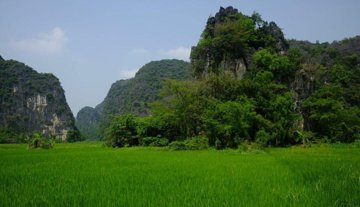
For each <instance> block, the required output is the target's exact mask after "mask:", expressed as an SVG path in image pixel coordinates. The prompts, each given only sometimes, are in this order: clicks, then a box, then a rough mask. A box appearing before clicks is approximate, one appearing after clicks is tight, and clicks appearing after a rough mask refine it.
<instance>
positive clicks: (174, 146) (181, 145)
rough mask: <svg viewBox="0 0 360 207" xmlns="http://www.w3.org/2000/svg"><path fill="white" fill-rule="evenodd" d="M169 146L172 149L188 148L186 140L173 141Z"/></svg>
mask: <svg viewBox="0 0 360 207" xmlns="http://www.w3.org/2000/svg"><path fill="white" fill-rule="evenodd" d="M169 148H170V149H172V150H186V145H185V142H184V141H173V142H171V143H170V144H169Z"/></svg>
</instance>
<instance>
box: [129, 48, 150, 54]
mask: <svg viewBox="0 0 360 207" xmlns="http://www.w3.org/2000/svg"><path fill="white" fill-rule="evenodd" d="M148 53H149V51H148V50H147V49H144V48H135V49H132V50H131V51H130V54H132V55H146V54H148Z"/></svg>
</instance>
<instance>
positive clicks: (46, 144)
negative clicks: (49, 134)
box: [28, 132, 54, 149]
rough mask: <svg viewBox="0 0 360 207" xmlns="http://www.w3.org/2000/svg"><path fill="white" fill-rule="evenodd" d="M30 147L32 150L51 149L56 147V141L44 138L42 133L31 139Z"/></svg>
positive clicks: (34, 135)
mask: <svg viewBox="0 0 360 207" xmlns="http://www.w3.org/2000/svg"><path fill="white" fill-rule="evenodd" d="M28 147H29V148H30V149H36V148H42V149H51V148H53V147H54V141H53V140H52V139H50V138H46V137H44V136H42V134H40V133H38V132H37V133H34V134H33V135H32V137H31V138H30V139H29V143H28Z"/></svg>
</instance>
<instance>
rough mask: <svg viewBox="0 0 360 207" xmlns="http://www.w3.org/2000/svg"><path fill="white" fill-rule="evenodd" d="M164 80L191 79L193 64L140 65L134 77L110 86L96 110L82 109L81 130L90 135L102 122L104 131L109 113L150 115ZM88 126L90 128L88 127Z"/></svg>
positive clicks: (163, 62)
mask: <svg viewBox="0 0 360 207" xmlns="http://www.w3.org/2000/svg"><path fill="white" fill-rule="evenodd" d="M165 79H175V80H189V79H192V71H191V67H190V63H188V62H185V61H181V60H161V61H152V62H150V63H148V64H146V65H144V66H143V67H142V68H140V69H139V71H138V72H137V73H136V75H135V77H134V78H131V79H127V80H119V81H116V82H115V83H113V84H112V85H111V88H110V90H109V92H108V94H107V96H106V97H105V99H104V101H103V102H102V103H101V104H99V105H98V106H96V107H95V109H93V108H89V107H85V108H83V109H82V110H80V111H79V113H78V115H77V117H76V121H77V126H79V130H80V131H81V132H82V133H83V134H85V135H86V134H88V135H89V133H88V132H89V131H91V132H94V131H97V130H98V129H99V127H100V125H101V127H100V128H102V129H100V131H102V130H103V127H104V126H106V124H107V121H108V120H109V116H110V115H115V114H125V113H131V114H135V115H138V116H146V115H148V114H149V108H150V106H149V104H150V103H152V102H154V101H156V100H158V99H159V92H160V90H161V88H162V87H163V85H164V81H165ZM98 115H99V117H100V118H99V119H100V120H98ZM96 123H98V124H96ZM86 125H87V126H91V127H90V128H86V127H85V126H86ZM83 126H84V127H83ZM90 134H93V133H90ZM91 137H93V136H92V135H91V136H87V137H86V138H87V139H91Z"/></svg>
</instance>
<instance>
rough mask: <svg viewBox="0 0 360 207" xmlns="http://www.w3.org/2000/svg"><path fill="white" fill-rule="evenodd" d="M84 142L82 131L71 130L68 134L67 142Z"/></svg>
mask: <svg viewBox="0 0 360 207" xmlns="http://www.w3.org/2000/svg"><path fill="white" fill-rule="evenodd" d="M82 140H84V138H83V136H82V135H81V134H80V131H79V130H77V129H75V130H69V131H68V133H67V134H66V141H67V142H77V141H82Z"/></svg>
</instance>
